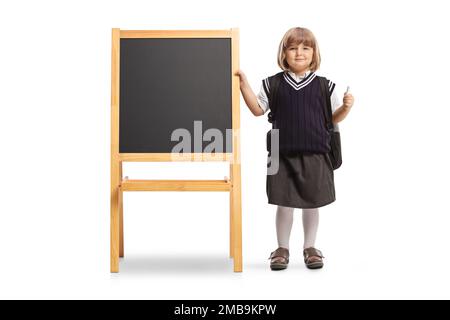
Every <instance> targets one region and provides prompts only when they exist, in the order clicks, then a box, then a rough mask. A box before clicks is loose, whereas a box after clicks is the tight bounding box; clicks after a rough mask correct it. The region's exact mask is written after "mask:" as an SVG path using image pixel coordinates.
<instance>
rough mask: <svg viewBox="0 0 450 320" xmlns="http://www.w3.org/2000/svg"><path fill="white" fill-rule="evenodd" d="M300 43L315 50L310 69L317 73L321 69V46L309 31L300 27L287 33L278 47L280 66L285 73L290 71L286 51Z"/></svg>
mask: <svg viewBox="0 0 450 320" xmlns="http://www.w3.org/2000/svg"><path fill="white" fill-rule="evenodd" d="M300 43H303V45H305V46H308V47H311V48H312V49H313V57H312V62H311V65H310V69H311V71H316V70H317V69H319V67H320V51H319V45H318V43H317V40H316V37H315V36H314V34H313V33H312V32H311V31H310V30H309V29H306V28H300V27H296V28H291V29H289V30H288V31H287V32H286V33H285V35H284V37H283V39H282V40H281V42H280V46H279V47H278V65H279V66H280V68H281V69H283V70H284V71H288V70H289V65H288V63H287V61H286V49H288V48H289V47H291V46H293V45H295V46H298V45H299V44H300Z"/></svg>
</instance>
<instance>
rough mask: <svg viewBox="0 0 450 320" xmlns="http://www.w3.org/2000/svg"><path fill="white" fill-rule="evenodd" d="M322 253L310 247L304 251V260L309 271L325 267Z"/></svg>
mask: <svg viewBox="0 0 450 320" xmlns="http://www.w3.org/2000/svg"><path fill="white" fill-rule="evenodd" d="M323 258H325V257H324V256H323V255H322V252H321V251H320V250H318V249H316V248H313V247H309V248H306V249H304V250H303V259H304V261H305V265H306V267H307V268H308V269H320V268H322V267H323V261H322V259H323Z"/></svg>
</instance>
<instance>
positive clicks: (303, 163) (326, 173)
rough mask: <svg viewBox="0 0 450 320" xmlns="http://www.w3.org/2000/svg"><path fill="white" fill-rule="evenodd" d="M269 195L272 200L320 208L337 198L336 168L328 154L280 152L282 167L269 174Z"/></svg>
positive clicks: (287, 205)
mask: <svg viewBox="0 0 450 320" xmlns="http://www.w3.org/2000/svg"><path fill="white" fill-rule="evenodd" d="M271 160H272V159H271V156H270V154H269V158H268V163H267V167H268V174H267V186H266V187H267V197H268V200H269V203H270V204H274V205H280V206H284V207H291V208H318V207H322V206H325V205H327V204H330V203H332V202H334V201H335V200H336V195H335V189H334V172H333V167H332V164H331V160H330V158H329V156H328V154H323V153H293V154H289V155H282V154H280V155H279V169H278V171H277V172H276V174H273V175H269V166H270V165H271Z"/></svg>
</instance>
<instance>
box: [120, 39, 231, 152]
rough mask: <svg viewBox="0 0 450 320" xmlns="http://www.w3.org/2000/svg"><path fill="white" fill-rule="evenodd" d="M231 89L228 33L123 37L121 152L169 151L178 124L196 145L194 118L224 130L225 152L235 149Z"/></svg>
mask: <svg viewBox="0 0 450 320" xmlns="http://www.w3.org/2000/svg"><path fill="white" fill-rule="evenodd" d="M231 91H232V90H231V39H229V38H124V39H120V115H119V152H120V153H170V152H171V151H172V149H173V147H174V146H175V145H177V144H178V143H179V141H171V135H172V132H173V131H174V130H175V129H178V128H184V129H187V130H188V131H189V132H190V134H191V138H192V150H194V142H193V140H194V135H195V133H196V132H194V121H202V123H201V126H202V132H205V131H206V130H208V129H210V128H216V129H218V130H220V132H221V133H222V138H223V147H224V150H223V152H227V153H230V152H232V150H231V148H232V147H231V144H230V143H228V144H227V143H226V137H227V132H226V131H227V129H231V128H232V107H231V105H232V93H231ZM197 133H198V130H197ZM197 136H198V135H197ZM196 138H198V137H196ZM210 143H211V141H203V142H202V148H201V149H202V150H204V148H205V147H206V146H207V145H208V144H210Z"/></svg>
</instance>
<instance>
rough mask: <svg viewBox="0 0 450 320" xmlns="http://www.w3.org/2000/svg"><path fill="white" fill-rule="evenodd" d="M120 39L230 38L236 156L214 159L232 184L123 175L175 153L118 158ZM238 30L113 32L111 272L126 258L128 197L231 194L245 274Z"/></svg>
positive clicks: (237, 256)
mask: <svg viewBox="0 0 450 320" xmlns="http://www.w3.org/2000/svg"><path fill="white" fill-rule="evenodd" d="M121 38H229V39H231V48H232V57H231V58H232V60H231V61H232V67H231V70H230V72H231V80H232V83H231V88H232V98H231V101H232V106H231V107H232V129H233V131H234V132H235V133H234V134H233V142H232V143H233V148H232V150H233V151H232V153H222V154H215V156H214V161H226V162H230V178H229V179H224V180H128V179H124V177H123V175H122V163H123V162H124V161H146V162H155V161H157V162H170V161H173V160H172V157H171V154H170V153H119V114H120V113H119V110H120V109H119V101H120V100H119V93H120V75H119V71H120V39H121ZM238 69H239V29H236V28H233V29H230V30H206V31H195V30H194V31H187V30H183V31H176V30H148V31H147V30H139V31H135V30H120V29H118V28H114V29H112V61H111V72H112V73H111V272H119V257H124V234H123V221H124V219H123V192H124V191H227V192H229V193H230V249H229V250H230V257H231V258H233V259H234V271H235V272H242V214H241V165H240V141H239V140H240V137H239V128H240V116H239V99H240V96H239V94H240V93H239V77H238V76H235V75H234V74H235V73H236V71H237V70H238ZM187 161H211V157H210V155H209V156H208V155H207V154H195V153H191V154H188V155H187Z"/></svg>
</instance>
